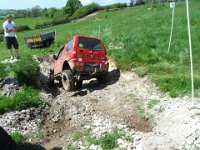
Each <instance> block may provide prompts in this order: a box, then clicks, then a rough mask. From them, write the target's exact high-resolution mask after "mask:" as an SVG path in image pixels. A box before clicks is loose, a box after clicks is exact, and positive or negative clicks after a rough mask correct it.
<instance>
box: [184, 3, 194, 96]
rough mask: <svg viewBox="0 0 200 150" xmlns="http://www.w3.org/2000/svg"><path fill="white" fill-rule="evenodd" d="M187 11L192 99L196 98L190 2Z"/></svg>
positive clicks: (187, 4)
mask: <svg viewBox="0 0 200 150" xmlns="http://www.w3.org/2000/svg"><path fill="white" fill-rule="evenodd" d="M186 11H187V23H188V38H189V48H190V65H191V84H192V98H194V70H193V59H192V38H191V31H190V13H189V2H188V0H186Z"/></svg>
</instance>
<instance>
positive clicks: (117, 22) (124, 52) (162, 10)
mask: <svg viewBox="0 0 200 150" xmlns="http://www.w3.org/2000/svg"><path fill="white" fill-rule="evenodd" d="M149 7H150V5H146V6H138V7H136V8H130V9H123V10H116V11H110V12H101V13H99V14H97V15H96V16H93V17H91V18H89V19H87V20H85V21H82V22H76V23H71V24H63V25H57V26H53V27H49V28H46V29H42V30H31V31H25V32H20V33H18V34H17V35H18V40H19V43H20V53H21V56H22V57H23V56H24V55H26V54H30V55H39V56H43V55H46V54H49V53H53V52H57V51H58V49H59V47H60V46H61V45H62V44H64V43H66V41H68V40H69V39H70V38H71V36H73V35H76V34H81V35H87V36H94V37H100V38H101V39H103V41H104V43H105V46H106V48H107V50H108V47H109V45H110V44H111V43H112V44H113V45H114V47H112V48H111V49H109V50H108V55H109V57H110V58H112V59H113V60H114V61H115V62H116V64H117V66H118V67H119V68H120V69H122V70H132V69H133V70H135V69H136V72H137V73H138V74H139V75H140V76H144V75H148V76H149V77H150V78H151V79H152V80H153V81H154V82H155V83H156V84H157V85H158V86H159V88H160V90H161V91H162V92H164V93H166V92H167V93H169V94H170V95H171V96H173V97H176V96H183V95H189V94H190V93H191V81H190V59H189V50H188V36H187V20H186V12H185V2H182V3H180V4H177V5H176V10H175V21H174V35H173V39H172V47H171V50H170V53H168V52H167V47H168V41H169V34H170V27H171V10H170V8H169V4H158V5H155V8H153V9H148V8H149ZM199 9H200V2H199V1H197V0H191V1H190V16H191V32H192V39H193V43H192V44H193V56H194V57H193V59H194V72H195V94H196V95H197V94H198V91H199V90H200V67H199V66H200V59H199V56H200V51H199V47H200V41H199V39H200V29H199V20H198V18H199V15H200V11H199ZM116 14H117V15H116ZM16 22H17V21H16ZM35 22H36V21H34V20H31V21H30V23H29V24H28V25H32V24H35ZM27 23H28V22H27ZM99 27H100V30H99ZM50 30H56V31H57V37H56V38H57V44H54V45H52V46H51V47H50V48H47V49H34V50H30V49H28V48H27V47H26V45H25V44H24V37H27V36H30V35H34V34H36V33H39V32H43V31H50ZM119 45H123V46H119ZM0 51H1V56H0V60H2V59H5V58H8V57H9V55H8V52H7V50H6V48H5V44H4V43H0Z"/></svg>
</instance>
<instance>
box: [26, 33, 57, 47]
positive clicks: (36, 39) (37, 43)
mask: <svg viewBox="0 0 200 150" xmlns="http://www.w3.org/2000/svg"><path fill="white" fill-rule="evenodd" d="M54 41H55V31H50V32H42V33H39V34H36V35H34V36H31V37H27V38H25V43H26V45H27V46H28V47H29V48H42V47H49V46H50V45H51V44H52V43H53V42H54Z"/></svg>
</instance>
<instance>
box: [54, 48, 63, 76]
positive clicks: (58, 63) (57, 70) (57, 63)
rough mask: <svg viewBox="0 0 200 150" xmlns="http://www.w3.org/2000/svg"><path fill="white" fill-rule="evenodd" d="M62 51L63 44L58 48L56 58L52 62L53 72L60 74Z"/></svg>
mask: <svg viewBox="0 0 200 150" xmlns="http://www.w3.org/2000/svg"><path fill="white" fill-rule="evenodd" d="M63 52H64V46H63V47H62V48H61V49H60V51H59V53H58V55H57V60H56V61H55V62H54V74H55V75H57V74H60V73H62V66H63V61H62V59H63V58H62V57H63Z"/></svg>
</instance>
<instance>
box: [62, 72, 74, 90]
mask: <svg viewBox="0 0 200 150" xmlns="http://www.w3.org/2000/svg"><path fill="white" fill-rule="evenodd" d="M62 85H63V88H64V89H65V90H66V91H73V90H75V78H74V75H73V73H72V71H71V70H64V71H63V72H62Z"/></svg>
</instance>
